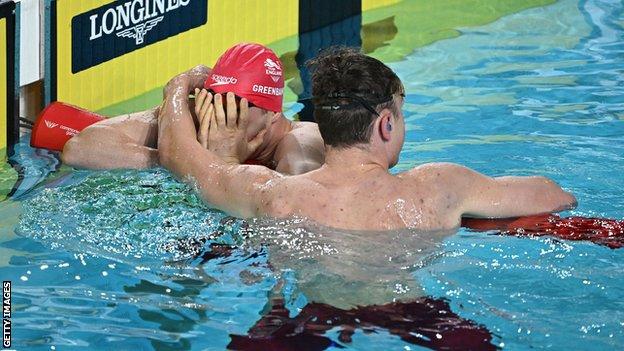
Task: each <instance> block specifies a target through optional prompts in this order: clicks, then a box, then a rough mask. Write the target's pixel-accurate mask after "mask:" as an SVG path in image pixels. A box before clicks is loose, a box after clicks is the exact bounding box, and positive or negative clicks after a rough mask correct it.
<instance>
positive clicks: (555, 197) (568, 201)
mask: <svg viewBox="0 0 624 351" xmlns="http://www.w3.org/2000/svg"><path fill="white" fill-rule="evenodd" d="M539 178H541V180H542V181H543V182H544V183H545V184H546V186H547V187H549V188H550V189H549V190H550V191H546V192H544V193H545V194H550V196H549V198H550V200H551V203H552V208H553V209H552V211H551V212H561V211H565V210H571V209H574V208H576V206H577V205H578V202H577V200H576V197H575V196H574V195H573V194H572V193H570V192H567V191H565V190H563V189H562V188H561V187H560V186H559V185H558V184H557V183H555V182H554V181H553V180H551V179H549V178H546V177H539Z"/></svg>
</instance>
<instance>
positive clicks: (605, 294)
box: [0, 0, 624, 350]
mask: <svg viewBox="0 0 624 351" xmlns="http://www.w3.org/2000/svg"><path fill="white" fill-rule="evenodd" d="M398 30H399V31H400V30H401V28H399V29H398ZM457 30H458V31H459V33H460V35H459V36H457V37H453V38H449V39H444V40H438V41H435V42H433V43H431V44H429V45H426V46H424V47H420V48H417V49H415V50H413V52H411V53H410V54H409V55H407V56H406V57H403V58H401V59H400V60H398V61H394V60H392V62H390V61H389V65H390V66H391V68H392V69H394V70H395V71H396V72H397V73H398V75H399V76H400V77H401V79H402V80H403V81H404V83H405V87H406V93H407V97H406V104H405V107H404V113H405V118H406V123H407V135H406V143H405V148H404V150H403V152H402V154H401V161H400V163H399V165H397V167H395V169H393V172H395V171H396V172H398V171H403V170H406V169H410V168H411V167H414V166H416V165H418V164H422V163H425V162H431V161H448V162H457V163H461V164H465V165H467V166H469V167H472V168H474V169H476V170H478V171H480V172H483V173H485V174H488V175H492V176H500V175H511V174H514V175H536V174H540V175H546V176H548V177H550V178H552V179H554V180H555V181H557V182H558V183H559V184H561V185H562V186H563V187H564V188H566V189H567V190H569V191H572V192H573V193H574V194H575V195H576V196H577V198H578V200H579V207H578V208H577V209H575V210H573V211H570V212H567V213H565V214H566V215H580V216H600V217H610V218H618V219H622V218H624V196H623V195H622V190H621V189H623V188H624V176H622V175H623V174H624V4H623V3H622V2H621V1H616V0H612V1H608V0H603V1H599V0H587V1H573V0H562V1H558V2H556V3H554V4H551V5H548V6H543V7H536V8H531V9H526V10H523V11H520V12H518V13H515V14H510V15H507V16H504V17H502V18H500V19H498V20H496V21H494V22H491V23H488V24H485V25H482V26H478V27H466V28H457ZM386 49H387V50H391V49H392V48H390V49H388V48H386ZM373 55H375V53H373ZM298 108H301V106H300V105H298V104H294V105H292V106H291V110H290V114H292V113H294V112H296V110H297V109H298ZM12 162H14V163H17V164H19V165H20V167H21V172H22V176H23V179H22V180H21V182H20V184H19V187H17V188H16V189H15V191H14V192H13V194H12V195H11V198H10V199H9V200H6V201H3V202H2V203H0V218H1V219H0V276H2V279H3V280H11V281H12V283H13V315H12V323H13V348H15V349H18V350H51V349H56V350H66V349H76V350H82V349H89V350H98V349H102V350H104V349H120V350H129V349H141V350H143V349H147V350H174V349H175V350H180V349H183V350H184V349H186V350H222V349H225V348H226V347H228V345H229V347H230V348H233V349H245V350H252V349H260V350H263V349H265V350H266V349H269V348H268V347H269V345H270V346H272V347H275V348H277V347H278V346H279V347H282V348H281V349H297V350H304V349H305V350H323V349H338V348H351V349H359V350H369V349H376V350H416V349H421V348H433V349H444V348H446V349H481V350H487V349H495V348H502V349H510V350H528V349H557V350H558V349H575V350H611V349H618V348H620V347H621V346H620V345H622V344H624V273H623V272H624V251H623V250H622V249H610V248H607V247H605V246H600V245H596V244H593V243H590V242H568V241H563V240H558V239H555V238H550V237H539V238H527V237H522V238H520V237H510V236H501V235H496V234H495V233H473V232H470V231H468V230H464V229H462V230H460V231H459V232H458V233H456V234H454V235H451V236H442V235H431V234H423V233H414V232H409V231H403V232H392V233H370V232H338V231H335V230H331V229H329V228H322V227H319V226H316V225H314V224H311V223H308V222H306V221H305V220H303V219H292V220H284V221H270V220H252V221H248V222H243V221H241V220H237V219H235V218H232V217H229V216H227V215H226V214H224V213H221V212H218V211H214V210H211V209H209V208H207V207H206V206H205V205H204V204H202V203H201V201H200V200H199V199H198V198H197V197H196V196H195V195H194V194H193V192H192V191H191V190H190V189H189V188H188V187H186V186H185V185H183V184H181V183H179V182H177V181H175V180H174V179H173V178H172V177H171V176H170V175H169V173H168V172H166V171H164V170H162V169H153V170H148V171H142V172H136V171H106V172H88V171H75V170H72V169H70V168H67V167H65V166H61V165H60V164H59V163H58V160H57V158H56V157H55V155H53V154H51V153H48V152H46V151H41V150H38V151H35V150H33V149H31V148H29V147H28V146H27V144H26V142H23V143H22V144H20V145H18V146H17V147H16V154H15V156H14V157H13V158H12ZM393 300H396V301H398V302H395V303H392V301H393Z"/></svg>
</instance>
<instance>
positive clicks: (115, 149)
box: [61, 107, 159, 169]
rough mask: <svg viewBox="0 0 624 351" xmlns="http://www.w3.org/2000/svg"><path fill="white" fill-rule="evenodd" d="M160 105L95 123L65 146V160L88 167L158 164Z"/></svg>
mask: <svg viewBox="0 0 624 351" xmlns="http://www.w3.org/2000/svg"><path fill="white" fill-rule="evenodd" d="M158 109H159V108H158V107H155V108H153V109H150V110H147V111H142V112H137V113H133V114H129V115H124V116H118V117H114V118H109V119H106V120H103V121H100V122H98V123H96V124H93V125H91V126H89V127H87V128H85V129H84V130H82V131H81V132H80V133H79V134H78V135H76V136H74V137H72V138H71V139H70V140H69V141H67V143H66V144H65V146H64V148H63V152H62V154H61V160H62V161H63V163H65V164H67V165H69V166H73V167H77V168H88V169H114V168H130V169H143V168H150V167H154V166H156V165H158V150H157V149H156V139H157V137H158V120H157V115H158Z"/></svg>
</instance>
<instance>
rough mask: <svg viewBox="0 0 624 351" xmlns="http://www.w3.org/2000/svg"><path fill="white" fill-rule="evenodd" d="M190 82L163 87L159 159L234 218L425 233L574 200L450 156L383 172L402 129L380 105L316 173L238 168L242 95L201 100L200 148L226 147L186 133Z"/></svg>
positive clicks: (245, 121) (328, 152) (548, 184)
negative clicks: (354, 139)
mask: <svg viewBox="0 0 624 351" xmlns="http://www.w3.org/2000/svg"><path fill="white" fill-rule="evenodd" d="M193 87H194V85H193V83H192V79H191V78H190V77H189V76H185V75H181V76H178V77H176V78H174V79H173V80H172V81H170V82H169V83H168V85H167V87H166V88H165V93H166V98H165V103H164V104H163V107H162V109H161V111H160V119H159V145H158V146H159V150H160V153H159V158H160V162H161V164H162V165H163V166H165V167H166V168H168V169H169V170H170V171H172V172H173V173H174V174H175V175H177V176H178V177H179V178H181V179H183V180H184V181H187V182H189V183H191V184H193V185H194V186H197V189H198V191H199V194H200V195H201V196H202V197H203V198H204V199H205V200H206V201H207V202H209V203H210V204H211V205H213V206H214V207H216V208H219V209H221V210H224V211H226V212H228V213H231V214H233V215H236V216H240V217H257V216H270V217H278V218H284V217H292V216H301V217H306V218H309V219H311V220H313V221H316V222H318V223H321V224H323V225H327V226H330V227H334V228H342V229H361V230H393V229H401V228H413V229H418V230H425V231H430V230H431V231H434V230H445V229H453V228H456V227H458V226H459V225H460V222H461V218H462V216H466V217H493V218H505V217H517V216H526V215H533V214H539V213H548V212H554V211H560V210H563V209H568V208H571V207H574V206H575V205H576V200H575V198H574V196H572V195H571V194H569V193H567V192H565V191H563V190H562V189H561V188H560V187H559V186H558V185H557V184H555V183H554V182H553V181H551V180H549V179H547V178H544V177H499V178H491V177H487V176H485V175H482V174H479V173H477V172H475V171H473V170H471V169H468V168H466V167H463V166H461V165H457V164H450V163H430V164H424V165H421V166H419V167H416V168H414V169H412V170H410V171H408V172H403V173H400V174H397V175H392V174H390V173H389V172H388V169H389V168H390V167H392V166H394V165H395V164H396V163H397V162H398V156H399V153H400V151H401V148H402V146H403V140H404V133H405V125H404V121H403V115H402V113H401V112H399V113H398V115H395V114H394V113H393V112H392V111H391V110H390V109H384V110H382V111H380V112H379V116H378V117H377V118H376V119H375V120H374V122H373V126H372V127H373V128H372V129H373V133H372V136H371V139H370V142H369V143H368V144H362V145H356V146H354V147H349V148H332V147H331V146H326V147H325V163H324V164H323V165H322V166H321V167H320V168H319V169H317V170H314V171H311V172H308V173H305V174H301V175H297V176H284V175H282V174H280V173H278V172H275V171H272V170H270V169H268V168H266V167H259V166H249V165H241V164H240V163H242V162H243V161H244V160H245V158H246V157H247V154H248V153H249V152H252V151H250V147H252V148H253V147H254V145H252V144H250V143H249V140H248V139H247V137H246V128H247V127H248V125H249V108H248V106H247V101H246V100H245V99H242V100H241V102H240V106H237V105H236V101H235V98H234V95H233V94H228V95H227V97H226V96H221V95H219V94H217V95H215V96H214V108H212V109H210V108H209V107H207V108H206V109H205V110H206V114H205V115H203V116H199V118H200V119H203V118H209V120H210V121H211V122H210V123H209V133H208V135H207V145H210V144H211V143H214V144H218V145H228V147H224V148H221V150H220V151H216V150H213V151H212V152H205V151H204V150H205V148H204V147H202V145H201V144H200V142H198V141H197V140H196V138H195V137H194V136H195V133H196V131H195V128H194V124H193V119H192V116H191V114H190V113H189V112H188V99H187V98H186V97H187V95H188V93H189V91H191V90H192V89H193ZM212 98H213V97H212V95H211V94H207V98H206V99H205V100H204V101H203V104H208V106H210V104H212ZM223 99H225V100H226V104H225V105H226V107H225V108H224V106H223V105H224V102H223ZM394 103H395V104H396V106H395V107H396V108H395V109H394V110H396V111H401V107H402V104H403V98H402V97H401V96H400V94H396V95H395V96H394ZM244 144H246V145H244ZM209 149H210V146H209ZM241 150H243V151H242V152H241Z"/></svg>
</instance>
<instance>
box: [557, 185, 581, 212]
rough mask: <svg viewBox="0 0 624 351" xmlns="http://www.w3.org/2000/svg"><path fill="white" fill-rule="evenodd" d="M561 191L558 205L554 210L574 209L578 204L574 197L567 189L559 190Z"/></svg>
mask: <svg viewBox="0 0 624 351" xmlns="http://www.w3.org/2000/svg"><path fill="white" fill-rule="evenodd" d="M561 192H562V194H561V201H560V203H559V206H560V207H559V208H558V209H557V210H556V212H560V211H566V210H573V209H575V208H576V206H577V205H578V201H577V200H576V197H575V196H574V195H573V194H572V193H569V192H567V191H564V190H561Z"/></svg>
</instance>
